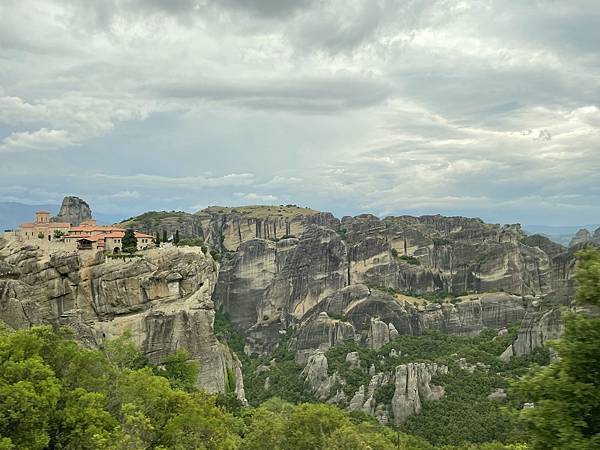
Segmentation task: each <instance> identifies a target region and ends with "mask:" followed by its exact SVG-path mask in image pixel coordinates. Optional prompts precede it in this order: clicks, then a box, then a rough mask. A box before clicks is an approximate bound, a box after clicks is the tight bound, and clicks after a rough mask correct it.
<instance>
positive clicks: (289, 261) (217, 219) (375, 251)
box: [202, 207, 575, 361]
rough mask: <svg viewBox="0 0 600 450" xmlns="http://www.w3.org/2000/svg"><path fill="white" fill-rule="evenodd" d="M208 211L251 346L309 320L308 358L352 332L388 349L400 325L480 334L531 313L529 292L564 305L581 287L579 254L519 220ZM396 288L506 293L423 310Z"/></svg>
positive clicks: (264, 344)
mask: <svg viewBox="0 0 600 450" xmlns="http://www.w3.org/2000/svg"><path fill="white" fill-rule="evenodd" d="M278 208H281V211H280V212H278V214H280V216H277V217H275V216H276V214H275V212H276V211H279V209H278ZM202 214H203V217H204V219H203V220H205V221H206V223H208V225H203V227H204V229H206V230H208V231H206V233H205V236H207V239H208V240H209V241H210V242H212V243H213V244H214V245H221V248H222V249H224V250H227V251H226V253H225V256H226V257H225V258H224V261H223V266H222V270H221V272H220V274H219V279H218V282H217V287H216V289H215V294H214V296H213V298H214V300H215V302H216V304H217V305H218V306H219V307H223V308H224V310H225V311H227V312H228V313H229V315H230V317H231V318H232V321H233V323H234V324H235V325H236V326H237V327H238V328H239V329H240V330H241V331H242V332H243V333H244V334H245V335H246V337H247V338H248V351H249V352H255V351H256V352H259V353H261V352H265V351H268V350H269V348H272V345H273V342H274V341H277V340H278V338H279V336H280V335H281V332H283V331H285V330H286V329H288V328H290V327H292V328H295V327H299V329H300V331H299V333H298V339H297V340H296V341H295V344H294V343H292V344H293V345H295V347H294V348H295V350H296V351H297V352H299V360H300V361H302V360H305V359H306V357H308V355H310V352H311V351H313V350H315V349H317V348H324V346H327V345H335V342H336V340H337V339H339V338H340V336H341V338H342V339H357V340H361V341H362V342H363V343H365V344H367V345H370V346H374V347H377V346H380V345H383V344H384V343H385V342H386V340H388V339H389V333H390V332H391V333H396V332H397V333H399V334H419V333H422V332H423V331H425V330H427V329H436V330H440V331H444V332H449V333H477V332H479V331H480V330H481V329H483V328H484V327H494V328H495V327H504V326H507V325H510V324H512V323H517V322H519V321H520V320H521V319H522V318H523V317H524V315H525V310H526V307H527V304H528V302H527V301H526V300H525V299H526V298H528V297H532V298H534V297H537V298H539V297H545V296H560V297H562V299H563V302H564V301H568V299H569V298H570V297H571V294H572V285H573V283H572V279H573V272H574V270H573V269H574V261H575V256H574V252H571V251H567V250H566V249H565V248H564V247H562V246H560V245H558V244H553V243H552V242H550V241H548V240H547V239H545V238H543V237H541V236H539V237H527V236H525V234H524V233H523V232H522V231H521V228H520V226H519V225H505V226H501V225H493V224H486V223H484V222H483V221H481V220H480V219H469V218H464V217H443V216H422V217H409V216H401V217H388V218H386V219H383V220H381V219H379V218H377V217H375V216H373V215H368V214H364V215H360V216H356V217H344V218H343V219H342V220H341V221H337V219H335V218H333V216H331V215H327V214H323V213H317V212H314V211H312V210H310V211H306V210H302V209H301V208H298V209H292V210H289V209H287V208H286V207H268V208H267V209H266V210H261V209H260V207H249V209H248V210H244V209H240V210H237V209H235V208H233V209H231V208H217V207H215V208H209V209H207V210H204V211H203V212H202ZM282 227H287V228H286V235H285V236H283V239H281V234H280V233H281V232H280V231H278V230H281V229H282ZM287 232H289V233H287ZM290 233H291V234H292V236H290V235H289V234H290ZM367 286H369V287H370V288H367ZM374 288H377V289H374ZM386 290H390V291H393V292H403V293H408V294H411V295H422V294H427V293H438V294H440V293H442V294H443V293H453V294H454V295H456V293H467V292H468V293H494V292H496V293H498V292H500V293H498V294H493V295H492V296H487V297H486V296H481V295H480V296H477V295H475V297H468V296H463V297H460V298H458V299H456V300H454V301H452V302H448V301H446V302H441V304H436V303H431V302H430V303H429V304H428V305H426V306H423V305H421V307H420V309H419V308H417V307H415V306H414V305H413V304H411V303H408V302H404V301H398V299H397V298H394V296H393V295H387V296H386V294H385V292H383V291H386ZM502 292H504V293H502ZM321 312H327V314H328V316H329V318H330V319H332V318H335V319H336V320H337V319H340V318H342V317H341V316H344V320H345V322H346V324H345V325H343V329H344V331H343V332H341V331H340V330H341V328H340V325H337V324H334V322H331V321H329V322H328V321H327V320H325V319H324V318H321V319H319V313H321ZM373 318H374V319H377V320H372V319H373ZM305 327H307V328H306V330H303V328H305ZM384 328H385V329H384ZM386 330H387V331H386ZM369 334H370V335H369ZM309 335H310V338H308V336H309ZM319 336H320V337H319ZM317 341H318V342H317Z"/></svg>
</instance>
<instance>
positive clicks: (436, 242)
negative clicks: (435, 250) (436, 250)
mask: <svg viewBox="0 0 600 450" xmlns="http://www.w3.org/2000/svg"><path fill="white" fill-rule="evenodd" d="M432 241H433V245H434V246H436V247H441V246H443V245H450V244H452V241H451V240H450V239H446V238H441V237H434V238H433V239H432Z"/></svg>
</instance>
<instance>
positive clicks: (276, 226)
mask: <svg viewBox="0 0 600 450" xmlns="http://www.w3.org/2000/svg"><path fill="white" fill-rule="evenodd" d="M197 215H198V216H199V217H200V218H201V219H202V223H203V228H204V232H205V233H204V234H205V236H206V240H207V242H209V243H210V244H211V245H213V246H214V247H216V248H219V249H220V250H223V251H235V250H237V249H238V247H239V246H240V245H241V244H242V243H244V242H246V241H249V240H252V239H267V240H279V239H284V238H288V237H300V236H301V235H303V234H304V232H305V231H306V228H307V227H308V226H309V225H319V226H325V227H328V228H331V229H337V227H338V225H339V220H338V219H336V218H335V217H333V215H332V214H331V213H322V212H319V211H315V210H313V209H310V208H300V207H298V206H295V205H286V206H284V205H279V206H240V207H236V208H227V207H221V206H211V207H209V208H206V209H203V210H202V211H199V212H198V213H197Z"/></svg>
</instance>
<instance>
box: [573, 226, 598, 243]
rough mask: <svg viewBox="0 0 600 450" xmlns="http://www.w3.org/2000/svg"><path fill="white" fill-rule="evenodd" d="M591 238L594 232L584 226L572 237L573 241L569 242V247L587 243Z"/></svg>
mask: <svg viewBox="0 0 600 450" xmlns="http://www.w3.org/2000/svg"><path fill="white" fill-rule="evenodd" d="M596 231H598V230H596ZM591 240H592V234H591V233H590V232H589V230H587V229H586V228H582V229H581V230H579V231H578V232H577V233H575V236H573V239H571V242H569V247H574V246H576V245H578V244H585V243H587V242H590V241H591Z"/></svg>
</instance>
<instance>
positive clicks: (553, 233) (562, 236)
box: [523, 223, 600, 246]
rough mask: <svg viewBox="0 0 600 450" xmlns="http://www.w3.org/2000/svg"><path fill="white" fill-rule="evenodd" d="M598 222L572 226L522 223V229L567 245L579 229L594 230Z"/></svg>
mask: <svg viewBox="0 0 600 450" xmlns="http://www.w3.org/2000/svg"><path fill="white" fill-rule="evenodd" d="M598 227H600V224H597V223H596V224H590V225H573V226H551V225H523V229H524V230H525V231H526V232H527V233H530V234H542V235H544V236H547V237H548V238H550V239H552V240H553V241H554V242H556V243H558V244H561V245H565V246H568V245H569V242H571V239H573V237H574V236H575V234H577V232H578V231H579V230H581V229H587V230H589V231H590V232H591V233H593V232H594V230H596V229H597V228H598Z"/></svg>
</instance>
